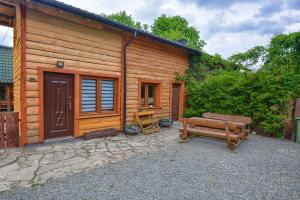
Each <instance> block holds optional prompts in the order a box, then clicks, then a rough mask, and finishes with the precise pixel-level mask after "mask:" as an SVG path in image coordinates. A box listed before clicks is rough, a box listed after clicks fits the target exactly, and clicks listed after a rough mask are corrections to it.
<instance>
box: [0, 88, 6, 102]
mask: <svg viewBox="0 0 300 200" xmlns="http://www.w3.org/2000/svg"><path fill="white" fill-rule="evenodd" d="M0 100H6V88H5V85H0Z"/></svg>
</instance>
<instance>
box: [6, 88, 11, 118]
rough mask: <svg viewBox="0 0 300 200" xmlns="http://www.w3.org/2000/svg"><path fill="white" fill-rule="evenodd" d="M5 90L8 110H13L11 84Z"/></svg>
mask: <svg viewBox="0 0 300 200" xmlns="http://www.w3.org/2000/svg"><path fill="white" fill-rule="evenodd" d="M5 90H6V100H7V111H8V112H10V111H11V97H10V93H11V86H10V85H6V86H5Z"/></svg>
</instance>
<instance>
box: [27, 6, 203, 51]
mask: <svg viewBox="0 0 300 200" xmlns="http://www.w3.org/2000/svg"><path fill="white" fill-rule="evenodd" d="M32 1H33V2H36V3H40V4H43V5H47V6H51V7H54V8H57V9H60V10H63V11H66V12H70V13H73V14H75V15H79V16H82V17H86V18H89V19H92V20H95V21H98V22H101V23H103V24H106V25H109V26H112V27H115V28H117V29H120V30H124V31H128V32H132V33H134V32H136V33H137V35H141V36H144V37H147V38H150V39H153V40H157V41H159V42H161V43H165V44H168V45H171V46H175V47H178V48H180V49H183V50H185V51H188V52H189V53H190V54H199V53H200V51H199V50H197V49H194V48H190V47H187V46H185V45H183V44H181V43H179V42H173V41H170V40H167V39H164V38H161V37H159V36H157V35H154V34H151V33H148V32H145V31H142V30H139V29H136V28H133V27H130V26H128V25H125V24H122V23H119V22H116V21H114V20H111V19H108V18H106V17H103V16H101V15H97V14H95V13H91V12H88V11H85V10H82V9H80V8H76V7H74V6H71V5H68V4H65V3H62V2H59V1H56V0H32Z"/></svg>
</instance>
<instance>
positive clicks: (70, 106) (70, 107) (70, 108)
mask: <svg viewBox="0 0 300 200" xmlns="http://www.w3.org/2000/svg"><path fill="white" fill-rule="evenodd" d="M68 108H69V111H71V110H72V97H69V103H68Z"/></svg>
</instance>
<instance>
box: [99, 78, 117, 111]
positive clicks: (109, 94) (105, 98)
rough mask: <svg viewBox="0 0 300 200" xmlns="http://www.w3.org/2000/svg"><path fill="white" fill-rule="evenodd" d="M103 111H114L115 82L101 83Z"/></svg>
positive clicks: (104, 81) (105, 81)
mask: <svg viewBox="0 0 300 200" xmlns="http://www.w3.org/2000/svg"><path fill="white" fill-rule="evenodd" d="M101 89H102V90H101V109H102V110H109V111H113V110H114V81H113V80H102V81H101Z"/></svg>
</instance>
